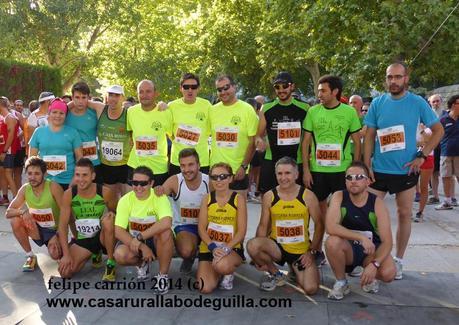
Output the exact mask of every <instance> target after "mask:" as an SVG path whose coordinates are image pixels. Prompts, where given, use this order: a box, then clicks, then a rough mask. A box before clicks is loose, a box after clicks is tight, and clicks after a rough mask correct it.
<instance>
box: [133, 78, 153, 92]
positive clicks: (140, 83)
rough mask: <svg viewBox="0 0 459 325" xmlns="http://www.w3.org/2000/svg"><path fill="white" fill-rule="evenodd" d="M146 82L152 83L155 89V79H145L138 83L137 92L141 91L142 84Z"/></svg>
mask: <svg viewBox="0 0 459 325" xmlns="http://www.w3.org/2000/svg"><path fill="white" fill-rule="evenodd" d="M144 84H147V85H150V86H151V87H153V89H155V83H154V82H153V81H151V80H148V79H144V80H142V81H141V82H139V83H138V84H137V93H138V92H139V89H140V86H143V85H144Z"/></svg>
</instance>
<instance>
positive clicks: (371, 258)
mask: <svg viewBox="0 0 459 325" xmlns="http://www.w3.org/2000/svg"><path fill="white" fill-rule="evenodd" d="M368 175H369V171H368V167H367V166H366V165H365V164H363V163H361V162H357V161H355V162H353V163H352V164H351V165H350V166H349V168H348V169H347V171H346V176H345V177H346V190H344V191H339V192H335V193H334V194H333V196H332V198H331V201H330V206H329V209H328V211H327V217H326V223H325V225H326V230H327V233H328V234H329V235H330V236H329V237H328V239H327V241H326V243H325V251H326V254H327V259H328V262H329V263H330V266H331V268H332V270H333V273H334V274H335V277H336V282H335V284H334V285H333V289H332V290H331V291H330V292H329V294H328V298H329V299H333V300H341V299H343V298H344V296H345V295H347V294H349V293H350V287H349V284H348V282H347V280H346V273H345V272H351V271H352V270H353V269H354V267H356V266H363V267H364V269H363V272H362V275H361V277H360V285H361V286H362V289H363V290H364V291H365V292H369V293H376V292H378V290H379V282H378V280H381V281H384V282H391V281H392V280H394V277H395V271H396V269H395V263H394V260H393V258H392V256H391V255H390V252H391V250H392V233H391V228H390V217H389V212H388V210H387V208H386V206H385V204H384V201H383V200H381V199H380V198H378V197H377V196H376V195H374V194H372V193H370V192H368V186H369V185H370V179H369V177H368Z"/></svg>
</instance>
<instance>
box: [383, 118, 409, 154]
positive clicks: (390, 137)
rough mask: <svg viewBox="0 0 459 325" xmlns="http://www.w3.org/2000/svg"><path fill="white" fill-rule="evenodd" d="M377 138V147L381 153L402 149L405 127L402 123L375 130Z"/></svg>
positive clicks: (403, 147) (403, 146)
mask: <svg viewBox="0 0 459 325" xmlns="http://www.w3.org/2000/svg"><path fill="white" fill-rule="evenodd" d="M377 135H378V140H379V149H380V151H381V153H384V152H389V151H396V150H403V149H405V147H406V144H405V127H404V126H403V125H395V126H391V127H388V128H384V129H380V130H378V131H377Z"/></svg>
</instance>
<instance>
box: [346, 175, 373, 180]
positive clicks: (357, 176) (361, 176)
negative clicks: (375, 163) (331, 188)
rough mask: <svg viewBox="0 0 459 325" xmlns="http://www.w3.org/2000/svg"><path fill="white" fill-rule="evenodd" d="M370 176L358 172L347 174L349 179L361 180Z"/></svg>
mask: <svg viewBox="0 0 459 325" xmlns="http://www.w3.org/2000/svg"><path fill="white" fill-rule="evenodd" d="M367 178H368V176H367V175H364V174H356V175H346V180H347V181H361V180H362V179H367Z"/></svg>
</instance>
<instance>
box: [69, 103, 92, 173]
mask: <svg viewBox="0 0 459 325" xmlns="http://www.w3.org/2000/svg"><path fill="white" fill-rule="evenodd" d="M65 125H68V126H71V127H72V128H74V129H75V130H77V131H78V133H79V134H80V138H81V141H82V143H83V144H82V146H83V157H86V158H89V159H91V161H92V163H93V165H94V166H97V165H100V160H99V145H98V143H97V113H96V111H94V110H92V109H89V108H88V109H86V113H84V114H83V115H75V114H73V113H72V112H71V111H69V112H68V114H67V118H66V119H65Z"/></svg>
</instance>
